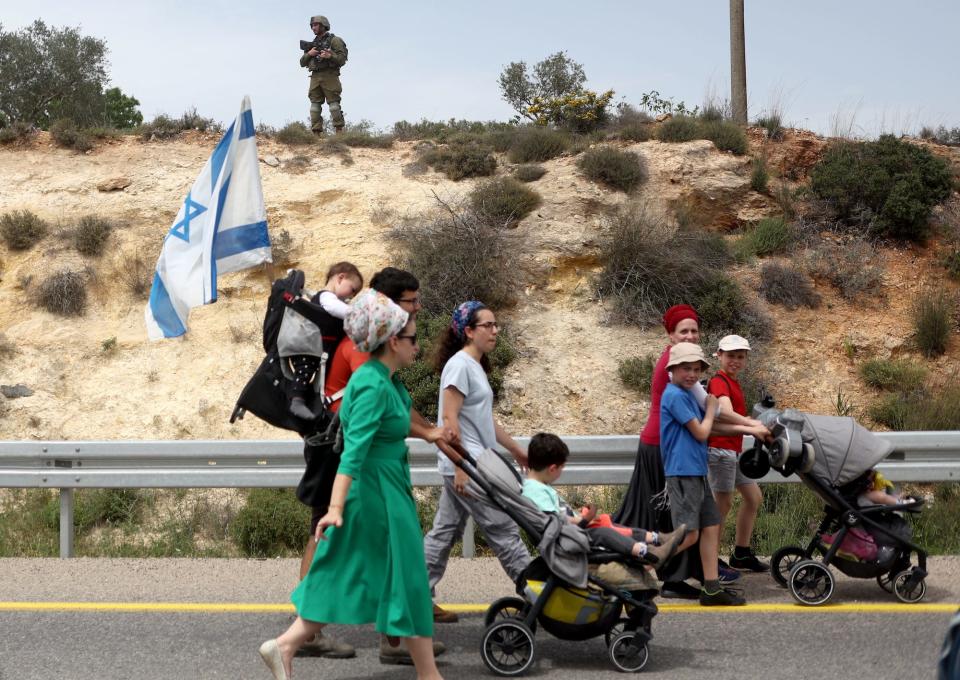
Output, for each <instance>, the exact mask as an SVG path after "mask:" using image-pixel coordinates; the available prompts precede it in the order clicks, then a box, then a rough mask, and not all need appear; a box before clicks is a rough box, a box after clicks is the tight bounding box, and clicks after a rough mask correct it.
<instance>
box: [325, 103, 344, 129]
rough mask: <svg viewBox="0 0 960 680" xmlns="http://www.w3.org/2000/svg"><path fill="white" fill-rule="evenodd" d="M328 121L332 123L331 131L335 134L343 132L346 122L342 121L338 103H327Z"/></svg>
mask: <svg viewBox="0 0 960 680" xmlns="http://www.w3.org/2000/svg"><path fill="white" fill-rule="evenodd" d="M329 106H330V120H332V121H333V129H334V132H335V133H336V134H340V133H341V132H343V128H344V127H345V126H346V121H344V120H343V110H342V109H341V108H340V102H329Z"/></svg>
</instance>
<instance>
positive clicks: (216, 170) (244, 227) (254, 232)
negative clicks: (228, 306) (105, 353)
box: [144, 97, 272, 340]
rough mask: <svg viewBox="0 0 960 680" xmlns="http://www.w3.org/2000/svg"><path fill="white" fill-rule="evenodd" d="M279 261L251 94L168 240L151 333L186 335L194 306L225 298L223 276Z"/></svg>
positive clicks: (151, 306) (153, 299)
mask: <svg viewBox="0 0 960 680" xmlns="http://www.w3.org/2000/svg"><path fill="white" fill-rule="evenodd" d="M271 261H272V256H271V253H270V237H269V235H268V234H267V209H266V206H265V205H264V203H263V187H262V186H261V185H260V166H259V165H258V161H257V138H256V137H255V136H254V125H253V113H252V111H251V110H250V97H244V98H243V104H242V105H241V107H240V115H239V116H237V119H236V120H235V121H233V124H232V125H231V126H230V128H229V129H228V130H227V132H226V134H224V135H223V139H221V140H220V143H219V144H217V148H215V149H214V150H213V155H212V156H210V160H208V161H207V164H206V165H205V166H203V170H201V171H200V176H199V177H197V181H196V182H194V183H193V187H192V188H191V189H190V191H189V192H187V198H186V200H184V202H183V205H182V206H180V212H178V213H177V217H176V219H175V220H174V222H173V226H172V227H171V228H170V231H169V232H168V233H167V235H166V237H165V238H164V240H163V248H162V250H161V251H160V259H159V260H157V271H156V273H155V274H154V277H153V287H152V288H151V290H150V302H149V303H148V304H147V308H146V310H145V312H144V317H145V320H146V323H147V335H148V336H149V337H150V339H151V340H159V339H160V338H175V337H177V336H180V335H183V334H184V333H186V332H187V316H188V315H189V313H190V308H191V307H197V306H199V305H207V304H210V303H211V302H216V301H217V274H218V273H227V272H235V271H238V270H240V269H246V268H247V267H252V266H254V265H257V264H260V263H261V262H271Z"/></svg>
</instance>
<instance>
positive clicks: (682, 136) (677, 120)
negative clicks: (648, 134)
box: [657, 116, 700, 142]
mask: <svg viewBox="0 0 960 680" xmlns="http://www.w3.org/2000/svg"><path fill="white" fill-rule="evenodd" d="M657 139H659V140H660V141H661V142H692V141H693V140H694V139H700V121H699V120H697V118H696V117H694V116H673V117H672V118H668V119H667V120H665V121H663V122H662V123H660V126H659V127H658V128H657Z"/></svg>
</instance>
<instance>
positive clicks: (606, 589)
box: [439, 443, 658, 676]
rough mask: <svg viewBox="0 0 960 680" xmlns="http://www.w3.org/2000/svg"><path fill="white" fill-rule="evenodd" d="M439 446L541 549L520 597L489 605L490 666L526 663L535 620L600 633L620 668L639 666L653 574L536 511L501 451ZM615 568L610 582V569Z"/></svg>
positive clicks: (579, 635) (516, 669)
mask: <svg viewBox="0 0 960 680" xmlns="http://www.w3.org/2000/svg"><path fill="white" fill-rule="evenodd" d="M439 446H440V448H441V449H443V451H444V453H445V454H446V455H447V456H448V457H449V458H450V459H451V460H452V461H453V462H454V463H455V464H456V465H457V466H458V467H460V468H461V469H462V470H463V471H464V472H465V473H466V474H467V475H468V476H469V477H470V480H471V482H472V484H470V485H469V487H468V488H469V490H470V492H471V493H473V494H475V495H476V496H477V497H478V498H480V499H482V500H483V502H485V503H489V504H491V505H493V506H494V507H497V508H499V509H501V510H502V511H503V512H505V513H506V514H507V515H509V516H510V517H511V519H513V520H514V521H515V522H516V523H517V524H518V525H519V526H520V528H521V530H523V531H524V533H526V534H527V536H528V537H529V538H530V540H531V541H532V542H533V543H535V544H536V545H537V549H538V550H539V552H540V556H539V557H538V558H537V559H535V560H534V561H533V562H531V563H530V565H529V566H528V567H527V569H526V570H525V571H524V573H523V574H522V575H521V576H520V577H519V578H518V579H517V583H516V588H517V594H518V595H519V596H520V597H505V598H501V599H499V600H497V601H496V602H494V603H493V604H492V605H490V607H489V608H488V610H487V612H486V615H485V619H484V623H485V628H484V632H483V637H482V639H481V644H480V654H481V658H482V659H483V662H484V664H485V665H486V666H487V668H489V669H490V670H491V671H493V672H494V673H496V674H497V675H504V676H506V675H520V674H522V673H525V672H526V671H527V670H529V668H530V667H531V666H532V665H533V663H534V661H535V659H536V642H535V632H536V629H537V626H538V625H539V626H542V627H543V628H544V629H545V630H546V631H547V632H549V633H551V634H552V635H554V636H555V637H558V638H560V639H562V640H587V639H589V638H592V637H598V636H601V635H603V636H604V637H605V639H606V642H607V649H608V657H609V659H610V661H611V662H612V663H613V665H614V666H615V667H616V668H617V669H618V670H621V671H625V672H636V671H639V670H641V669H642V668H643V667H644V666H645V665H646V664H647V661H648V659H649V649H648V646H647V643H648V642H649V641H650V639H651V638H652V637H653V636H652V633H651V623H652V620H653V617H654V616H655V615H656V613H657V607H656V605H655V604H654V603H653V598H654V597H655V596H656V594H657V592H658V590H657V588H658V584H657V581H656V579H655V578H654V577H652V576H650V575H649V574H647V572H646V570H645V569H644V568H643V565H642V564H641V563H639V562H637V561H636V560H633V559H632V558H625V557H623V556H622V555H620V554H618V553H615V552H610V551H607V550H596V549H592V548H591V545H590V541H589V538H588V536H587V533H586V531H585V530H584V529H582V528H580V527H579V526H577V525H575V524H572V523H570V522H569V521H568V520H567V519H566V518H564V517H561V516H560V515H558V514H556V513H552V512H549V513H548V512H543V511H541V510H540V509H539V508H538V507H537V506H536V505H535V504H534V503H533V502H532V501H530V500H529V499H528V498H525V497H524V496H523V495H522V485H523V479H522V478H521V477H520V474H519V473H518V472H517V470H516V469H515V468H514V467H513V466H512V465H511V464H510V463H509V462H508V461H507V459H506V458H505V457H504V456H502V455H500V454H499V453H497V452H495V451H490V452H488V454H489V455H488V454H485V455H484V456H482V457H481V458H480V459H479V462H478V461H477V460H476V459H474V458H473V457H472V456H471V455H470V454H469V453H468V452H466V451H465V450H463V449H462V448H460V447H459V446H453V447H450V446H448V445H447V444H442V443H441V444H439ZM634 566H636V567H637V568H636V569H633V568H631V567H634ZM617 571H619V572H620V573H619V574H617V577H618V578H617V579H616V580H619V581H620V582H619V583H616V584H615V583H614V582H613V581H614V580H615V579H614V578H612V577H611V576H610V574H613V573H615V572H617Z"/></svg>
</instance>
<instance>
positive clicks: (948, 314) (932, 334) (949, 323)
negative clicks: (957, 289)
mask: <svg viewBox="0 0 960 680" xmlns="http://www.w3.org/2000/svg"><path fill="white" fill-rule="evenodd" d="M953 306H954V300H953V299H951V298H950V297H948V296H947V294H946V293H944V292H943V291H938V292H934V293H924V294H921V295H920V296H919V297H918V298H917V299H916V301H915V303H914V306H913V310H912V311H913V329H914V333H915V337H916V341H917V346H918V347H919V348H920V351H921V352H923V355H924V356H925V357H935V356H940V355H941V354H943V353H944V352H946V351H947V341H948V340H949V339H950V331H951V330H952V328H953Z"/></svg>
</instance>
